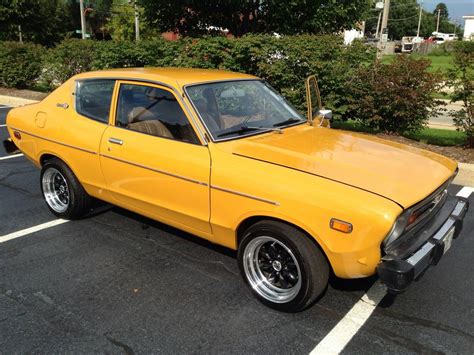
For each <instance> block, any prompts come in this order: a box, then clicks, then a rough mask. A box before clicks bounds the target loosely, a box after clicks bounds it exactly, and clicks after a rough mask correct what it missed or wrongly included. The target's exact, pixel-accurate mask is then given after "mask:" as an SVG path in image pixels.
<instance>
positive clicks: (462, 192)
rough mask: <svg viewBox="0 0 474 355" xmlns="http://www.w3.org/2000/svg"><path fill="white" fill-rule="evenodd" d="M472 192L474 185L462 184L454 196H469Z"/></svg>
mask: <svg viewBox="0 0 474 355" xmlns="http://www.w3.org/2000/svg"><path fill="white" fill-rule="evenodd" d="M473 192H474V187H470V186H464V187H463V188H462V189H461V190H459V192H458V193H457V194H456V196H459V197H464V198H469V196H471V194H472V193H473Z"/></svg>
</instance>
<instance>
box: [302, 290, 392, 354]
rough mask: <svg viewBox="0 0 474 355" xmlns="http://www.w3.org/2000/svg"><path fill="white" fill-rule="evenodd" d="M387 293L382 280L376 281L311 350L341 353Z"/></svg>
mask: <svg viewBox="0 0 474 355" xmlns="http://www.w3.org/2000/svg"><path fill="white" fill-rule="evenodd" d="M386 294H387V288H386V287H385V286H383V285H382V284H381V283H380V281H377V282H375V284H373V285H372V287H371V288H370V289H369V290H368V291H367V292H366V293H365V294H364V295H363V296H362V298H361V299H360V300H359V301H358V302H357V303H356V304H355V305H354V306H353V307H352V308H351V310H350V311H349V312H347V314H346V315H345V316H344V318H342V319H341V320H340V321H339V323H337V324H336V326H335V327H334V328H332V330H331V331H330V332H329V333H328V334H327V335H326V336H325V337H324V339H323V340H321V342H320V343H319V344H318V345H317V346H316V347H315V348H314V349H313V351H311V355H314V354H339V353H340V352H341V351H342V350H343V349H344V347H345V346H346V345H347V344H348V343H349V342H350V341H351V339H352V338H353V337H354V335H356V334H357V332H358V331H359V329H360V328H361V327H362V326H363V325H364V323H365V322H366V321H367V319H369V317H370V315H371V314H372V312H373V311H374V310H375V308H376V307H377V305H378V304H379V302H380V301H381V300H382V298H384V296H385V295H386Z"/></svg>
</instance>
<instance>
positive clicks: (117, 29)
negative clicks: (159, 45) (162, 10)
mask: <svg viewBox="0 0 474 355" xmlns="http://www.w3.org/2000/svg"><path fill="white" fill-rule="evenodd" d="M110 11H111V17H110V19H109V21H108V22H107V24H106V25H105V28H106V30H107V31H108V33H110V35H111V36H112V39H114V40H130V41H131V40H134V39H135V9H134V6H133V3H130V1H128V0H114V1H113V4H112V8H111V10H110ZM138 12H139V16H140V22H139V25H140V37H141V38H144V39H145V38H150V37H158V36H159V34H157V33H156V31H153V28H152V26H150V25H149V24H148V22H147V21H146V19H145V18H144V17H143V8H141V7H138Z"/></svg>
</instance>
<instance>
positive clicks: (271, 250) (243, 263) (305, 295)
mask: <svg viewBox="0 0 474 355" xmlns="http://www.w3.org/2000/svg"><path fill="white" fill-rule="evenodd" d="M273 256H274V258H273ZM269 257H270V258H269ZM269 259H274V260H273V261H271V260H269ZM256 260H258V261H256ZM275 260H276V261H275ZM278 260H280V261H281V262H280V261H278ZM294 261H296V263H295V262H294ZM275 262H276V264H275ZM238 263H239V270H240V273H241V275H242V277H243V278H244V280H245V282H246V284H247V286H248V287H249V288H250V290H251V291H252V293H253V294H254V295H255V296H256V297H257V299H258V300H259V301H260V302H262V303H263V304H265V305H267V306H269V307H271V308H274V309H277V310H279V311H283V312H299V311H302V310H304V309H306V308H307V307H308V306H310V305H311V304H312V303H313V302H315V301H316V300H317V299H318V298H319V297H320V296H321V295H322V294H323V292H324V291H325V290H326V288H327V284H328V279H329V265H328V262H327V260H326V257H325V256H324V254H323V252H322V251H321V249H320V248H319V247H318V246H317V245H316V244H315V243H314V242H313V241H311V240H310V239H309V237H308V236H307V235H306V234H305V233H303V232H302V231H300V230H298V229H297V228H294V227H292V226H289V225H287V224H285V223H282V222H277V221H270V220H268V221H260V222H258V223H255V224H254V225H252V226H251V227H250V228H248V229H247V230H246V231H245V233H244V237H243V238H242V241H241V243H240V245H239V250H238ZM252 265H253V266H252ZM270 266H272V267H273V269H271V268H270ZM278 268H279V269H278ZM269 269H270V270H271V271H270V272H269V273H267V271H268V270H269ZM295 270H296V271H297V272H298V278H297V279H296V278H295V277H294V276H295ZM285 272H286V275H285V274H284V273H285ZM259 276H260V277H261V279H259V278H258V277H259ZM290 276H291V277H290ZM263 279H264V281H263V282H262V280H263ZM272 280H273V281H272ZM296 280H298V281H296ZM274 287H277V288H275V290H282V292H281V293H279V292H280V291H274ZM273 293H275V295H274V294H273ZM278 297H281V299H277V298H278Z"/></svg>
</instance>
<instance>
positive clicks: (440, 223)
mask: <svg viewBox="0 0 474 355" xmlns="http://www.w3.org/2000/svg"><path fill="white" fill-rule="evenodd" d="M452 199H455V200H456V201H457V202H456V201H452V202H455V204H454V208H452V207H450V206H452V205H453V204H447V206H446V208H449V210H448V211H447V213H446V211H444V212H445V213H442V212H441V213H439V214H438V215H437V216H435V217H434V220H433V221H432V223H430V225H429V226H428V227H427V228H425V229H424V230H422V231H420V233H424V234H426V233H428V238H427V239H426V242H425V243H424V244H422V245H421V246H420V247H419V248H418V249H417V250H415V251H413V252H410V253H409V254H407V255H403V253H400V252H398V255H396V256H395V257H392V256H390V255H387V256H386V257H384V258H383V259H382V262H381V263H380V264H379V265H378V267H377V273H378V275H379V277H380V279H381V280H382V282H383V283H384V284H385V285H386V286H387V288H388V289H389V291H391V292H394V293H400V292H403V291H405V290H406V289H407V288H408V286H409V285H410V284H411V283H412V282H413V281H414V280H417V279H418V278H419V277H420V276H421V275H422V274H423V273H424V272H425V271H426V269H427V268H428V267H429V266H431V265H436V264H437V263H438V262H439V260H440V259H441V257H442V256H443V255H444V254H445V253H446V252H447V251H448V249H449V248H450V247H451V242H452V241H453V239H456V238H457V237H458V236H459V233H460V232H461V230H462V227H463V219H464V216H465V215H466V212H467V211H468V209H469V201H468V200H467V199H465V198H462V197H452ZM446 216H447V218H446ZM400 254H401V256H400Z"/></svg>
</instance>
